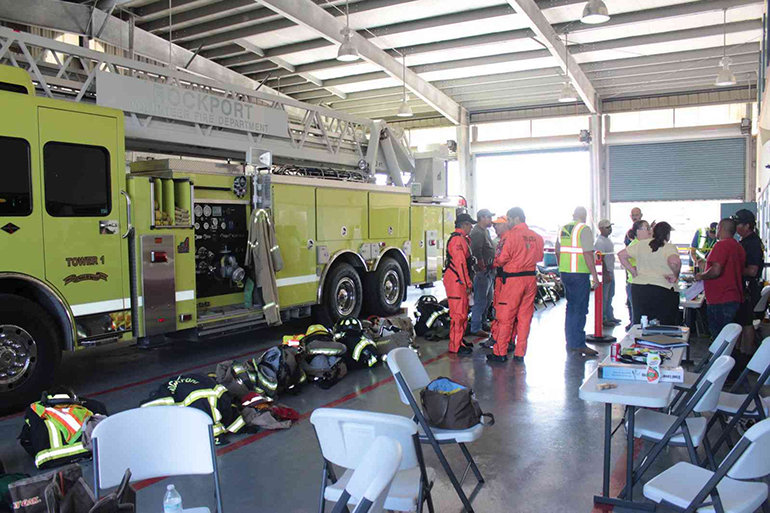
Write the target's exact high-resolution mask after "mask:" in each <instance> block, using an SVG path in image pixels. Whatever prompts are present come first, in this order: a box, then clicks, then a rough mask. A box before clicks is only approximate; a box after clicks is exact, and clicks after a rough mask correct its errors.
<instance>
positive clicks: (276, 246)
mask: <svg viewBox="0 0 770 513" xmlns="http://www.w3.org/2000/svg"><path fill="white" fill-rule="evenodd" d="M277 249H278V245H277V244H276V245H275V246H273V247H272V248H270V251H276V250H277Z"/></svg>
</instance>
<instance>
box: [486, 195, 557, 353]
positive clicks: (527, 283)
mask: <svg viewBox="0 0 770 513" xmlns="http://www.w3.org/2000/svg"><path fill="white" fill-rule="evenodd" d="M507 216H508V221H509V223H510V225H511V229H510V230H508V231H507V232H505V233H504V234H503V236H502V237H501V238H500V243H499V244H498V246H497V251H496V254H495V262H494V266H495V267H497V268H498V269H499V271H498V273H497V280H499V281H500V284H499V287H496V292H498V293H497V294H496V295H495V316H496V318H497V323H495V333H493V334H492V338H494V340H495V346H494V348H493V352H492V354H490V355H487V360H488V361H491V362H504V361H506V360H507V359H508V357H507V353H508V342H509V341H510V340H511V337H512V335H513V330H514V324H515V325H516V351H515V352H514V356H513V359H514V360H516V361H519V362H521V361H524V355H525V354H526V352H527V338H528V337H529V327H530V324H531V323H532V314H534V312H535V294H536V293H537V278H536V277H535V269H536V267H537V263H538V262H540V261H541V260H542V259H543V238H542V237H541V236H540V235H538V234H537V233H535V232H533V231H532V230H530V229H529V227H527V223H526V222H525V221H526V220H527V218H526V216H525V215H524V211H523V210H522V209H521V208H519V207H515V208H512V209H510V210H509V211H508V214H507Z"/></svg>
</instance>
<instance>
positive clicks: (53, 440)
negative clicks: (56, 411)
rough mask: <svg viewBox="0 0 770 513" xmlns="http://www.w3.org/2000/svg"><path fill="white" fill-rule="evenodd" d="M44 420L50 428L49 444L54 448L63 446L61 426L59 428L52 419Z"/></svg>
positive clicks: (48, 428) (47, 427)
mask: <svg viewBox="0 0 770 513" xmlns="http://www.w3.org/2000/svg"><path fill="white" fill-rule="evenodd" d="M43 422H44V423H45V427H46V429H47V430H48V445H50V446H51V448H52V449H56V448H58V447H61V446H62V443H61V433H59V428H57V427H56V424H54V423H53V422H52V421H50V420H45V421H43Z"/></svg>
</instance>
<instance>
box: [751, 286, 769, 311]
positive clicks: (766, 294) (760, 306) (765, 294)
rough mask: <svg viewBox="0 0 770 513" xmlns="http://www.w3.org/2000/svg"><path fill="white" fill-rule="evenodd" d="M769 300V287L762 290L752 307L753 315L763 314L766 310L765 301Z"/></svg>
mask: <svg viewBox="0 0 770 513" xmlns="http://www.w3.org/2000/svg"><path fill="white" fill-rule="evenodd" d="M768 299H770V285H768V286H767V287H763V288H762V295H761V296H759V301H757V304H756V305H754V313H763V312H764V311H765V310H766V309H767V300H768Z"/></svg>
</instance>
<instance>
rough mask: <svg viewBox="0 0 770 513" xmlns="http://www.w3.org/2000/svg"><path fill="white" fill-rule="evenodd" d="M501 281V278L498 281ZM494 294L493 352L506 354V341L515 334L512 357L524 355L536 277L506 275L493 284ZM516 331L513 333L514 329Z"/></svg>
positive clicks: (533, 304) (533, 301)
mask: <svg viewBox="0 0 770 513" xmlns="http://www.w3.org/2000/svg"><path fill="white" fill-rule="evenodd" d="M498 281H500V282H502V280H501V279H500V280H498ZM496 289H497V290H498V291H499V293H498V294H495V318H496V319H497V322H496V323H495V325H494V327H493V331H492V338H493V339H494V340H495V346H494V350H493V352H494V353H495V354H496V355H498V356H505V355H506V354H507V353H508V344H509V342H510V341H511V339H512V338H513V337H514V336H515V337H516V351H515V352H514V355H515V356H522V357H523V356H524V355H525V354H527V339H528V338H529V328H530V325H531V324H532V315H533V314H534V313H535V294H536V293H537V278H535V277H534V276H518V277H511V278H507V279H506V280H505V282H504V283H500V285H499V287H496ZM514 330H515V332H514Z"/></svg>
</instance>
